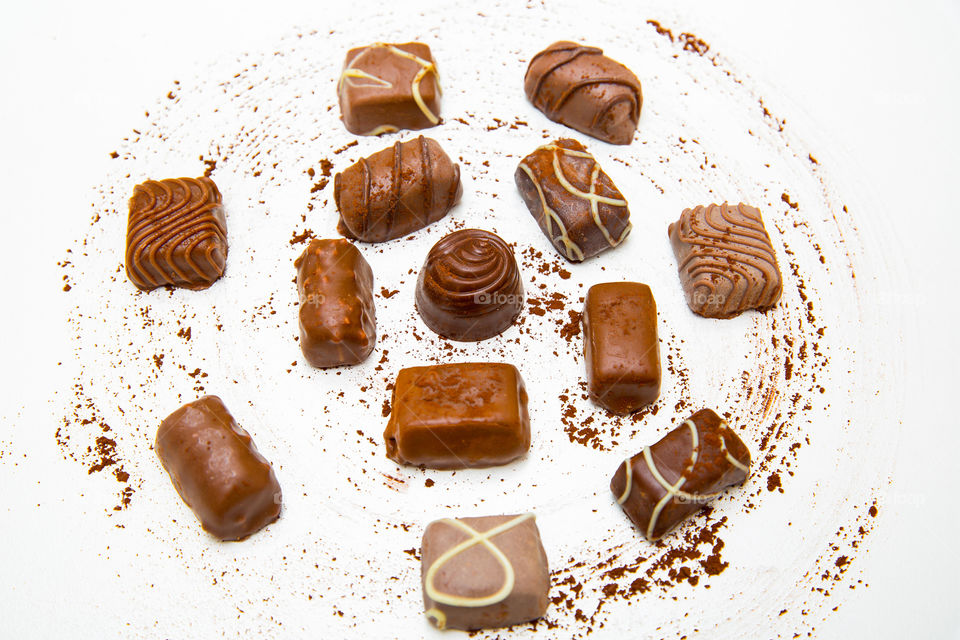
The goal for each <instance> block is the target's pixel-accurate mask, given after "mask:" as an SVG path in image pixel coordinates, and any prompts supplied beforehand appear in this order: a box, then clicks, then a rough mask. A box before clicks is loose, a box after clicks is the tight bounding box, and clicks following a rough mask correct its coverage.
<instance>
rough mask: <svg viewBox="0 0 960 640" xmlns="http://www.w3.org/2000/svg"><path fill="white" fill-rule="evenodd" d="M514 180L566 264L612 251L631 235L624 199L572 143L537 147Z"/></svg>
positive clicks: (587, 155) (591, 159)
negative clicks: (566, 261) (565, 260)
mask: <svg viewBox="0 0 960 640" xmlns="http://www.w3.org/2000/svg"><path fill="white" fill-rule="evenodd" d="M514 179H515V180H516V183H517V188H518V189H519V190H520V196H521V197H522V198H523V201H524V203H526V205H527V209H529V210H530V214H531V215H532V216H533V217H534V218H535V219H536V221H537V224H539V225H540V229H541V231H543V233H544V235H545V236H547V238H548V239H549V240H550V242H552V243H553V246H554V247H556V249H557V251H559V252H560V255H562V256H563V257H565V258H566V259H567V260H570V261H571V262H581V261H583V260H585V259H587V258H590V257H592V256H595V255H597V254H598V253H600V252H601V251H605V250H607V249H610V248H612V247H616V246H617V245H619V244H620V243H621V242H623V240H624V239H625V238H626V237H627V235H629V233H630V229H631V228H632V226H631V224H630V209H629V208H627V201H626V199H625V198H624V197H623V194H621V193H620V191H619V190H618V189H617V187H616V185H614V184H613V181H612V180H611V179H610V176H608V175H607V174H606V173H604V171H603V170H602V169H601V168H600V164H599V163H598V162H597V161H596V159H594V157H593V156H592V155H590V153H589V152H588V151H587V149H586V147H584V146H583V145H582V144H580V143H579V142H577V141H576V140H571V139H569V138H562V139H560V140H556V141H554V142H552V143H550V144H548V145H544V146H542V147H540V148H539V149H537V150H536V151H534V152H533V153H531V154H530V155H528V156H527V157H526V158H524V159H523V160H521V161H520V165H519V166H518V167H517V171H516V173H515V174H514Z"/></svg>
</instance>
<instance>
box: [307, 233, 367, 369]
mask: <svg viewBox="0 0 960 640" xmlns="http://www.w3.org/2000/svg"><path fill="white" fill-rule="evenodd" d="M294 266H295V267H296V268H297V292H298V293H299V294H300V349H301V350H302V351H303V356H304V357H305V358H306V359H307V362H309V363H310V364H312V365H313V366H315V367H338V366H340V365H347V364H358V363H360V362H363V361H364V360H365V359H366V358H367V356H369V355H370V352H372V351H373V348H374V346H375V345H376V343H377V316H376V309H375V308H374V304H373V271H371V269H370V265H369V264H368V263H367V261H366V260H365V259H364V257H363V254H361V253H360V250H359V249H357V248H356V247H355V246H353V244H351V243H350V242H349V241H348V240H344V239H343V238H337V239H336V240H319V239H318V240H313V241H312V242H310V244H309V245H308V246H307V248H306V249H304V251H303V253H302V254H301V255H300V257H299V258H297V260H296V262H294Z"/></svg>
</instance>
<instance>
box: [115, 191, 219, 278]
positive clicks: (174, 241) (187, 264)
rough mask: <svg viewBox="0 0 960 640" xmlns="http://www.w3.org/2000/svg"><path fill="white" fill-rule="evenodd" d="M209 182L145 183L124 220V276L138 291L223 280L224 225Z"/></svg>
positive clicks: (136, 193) (217, 198)
mask: <svg viewBox="0 0 960 640" xmlns="http://www.w3.org/2000/svg"><path fill="white" fill-rule="evenodd" d="M220 203H221V196H220V192H219V191H218V190H217V186H216V185H215V184H214V183H213V180H211V179H210V178H206V177H201V178H177V179H168V180H160V181H156V180H147V181H146V182H144V183H143V184H139V185H137V186H136V187H134V189H133V197H131V198H130V205H129V206H130V213H129V216H128V218H127V250H126V257H125V262H126V268H127V277H128V278H130V281H131V282H133V284H135V285H136V286H137V288H138V289H142V290H144V291H149V290H150V289H155V288H157V287H162V286H164V285H173V286H176V287H183V288H186V289H205V288H207V287H209V286H210V285H211V284H213V283H214V282H215V281H216V280H217V278H219V277H220V276H221V275H223V270H224V267H225V265H226V261H227V224H226V220H225V218H224V215H223V206H222V205H221V204H220Z"/></svg>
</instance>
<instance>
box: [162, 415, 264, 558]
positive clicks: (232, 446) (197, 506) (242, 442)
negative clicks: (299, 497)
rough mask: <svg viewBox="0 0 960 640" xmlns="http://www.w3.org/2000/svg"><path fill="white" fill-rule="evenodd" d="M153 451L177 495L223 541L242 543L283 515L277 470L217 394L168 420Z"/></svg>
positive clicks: (163, 423)
mask: <svg viewBox="0 0 960 640" xmlns="http://www.w3.org/2000/svg"><path fill="white" fill-rule="evenodd" d="M154 448H155V449H156V452H157V456H158V457H159V458H160V463H161V464H162V465H163V468H164V469H166V471H167V473H168V474H169V475H170V480H171V481H172V482H173V486H174V488H175V489H176V490H177V493H179V494H180V497H181V498H182V499H183V501H184V502H185V503H186V504H187V506H188V507H190V508H191V509H193V512H194V513H195V514H196V516H197V518H198V519H199V520H200V524H201V526H203V528H204V529H205V530H206V531H208V532H209V533H210V534H212V535H214V536H216V537H217V538H219V539H220V540H242V539H243V538H246V537H247V536H249V535H251V534H253V533H256V532H257V531H259V530H260V529H262V528H263V527H265V526H267V525H268V524H270V523H271V522H273V521H274V520H276V519H277V518H278V517H279V516H280V484H279V483H278V482H277V477H276V475H274V473H273V467H271V466H270V463H269V462H267V461H266V460H265V459H264V457H263V456H262V455H260V453H259V452H258V451H257V448H256V447H255V446H254V444H253V440H252V439H251V438H250V434H248V433H247V432H246V431H244V430H243V429H242V428H241V427H240V426H239V425H237V422H236V420H234V419H233V416H232V415H230V412H229V411H227V408H226V407H225V406H224V404H223V401H221V400H220V398H218V397H217V396H203V397H202V398H200V399H199V400H195V401H194V402H191V403H189V404H185V405H183V406H182V407H180V408H179V409H177V410H176V411H174V412H173V413H171V414H170V415H169V416H167V418H166V419H165V420H164V421H163V422H162V423H161V424H160V428H159V429H157V439H156V444H155V446H154Z"/></svg>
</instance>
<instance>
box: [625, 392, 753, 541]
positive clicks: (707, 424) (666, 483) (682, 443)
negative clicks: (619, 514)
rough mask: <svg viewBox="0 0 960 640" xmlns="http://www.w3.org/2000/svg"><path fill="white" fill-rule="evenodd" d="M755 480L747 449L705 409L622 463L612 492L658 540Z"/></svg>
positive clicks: (645, 531) (632, 517) (639, 525)
mask: <svg viewBox="0 0 960 640" xmlns="http://www.w3.org/2000/svg"><path fill="white" fill-rule="evenodd" d="M749 475H750V452H749V451H748V450H747V446H746V445H745V444H743V441H742V440H741V439H740V437H739V436H738V435H737V434H736V433H735V432H734V431H733V429H731V428H730V427H729V426H728V425H727V423H726V422H725V421H724V420H722V419H721V418H720V416H718V415H717V414H716V413H714V412H713V411H711V410H710V409H703V410H702V411H698V412H697V413H695V414H693V415H692V416H690V418H689V419H687V420H686V421H685V422H684V423H683V424H682V425H680V426H679V427H677V428H676V429H674V430H673V431H671V432H670V433H668V434H667V435H665V436H664V437H663V438H662V439H661V440H660V441H659V442H657V443H656V444H654V445H653V446H650V447H644V449H643V451H641V452H640V453H638V454H637V455H635V456H632V457H630V458H627V459H626V460H625V461H624V462H622V463H621V464H620V466H619V467H618V468H617V471H616V473H615V474H614V475H613V478H612V479H611V480H610V491H612V492H613V495H614V497H615V498H616V499H617V503H618V504H620V506H621V507H622V508H623V511H624V513H626V514H627V516H628V517H629V518H630V520H632V521H633V524H635V525H636V526H637V529H639V530H640V532H641V533H642V534H643V535H644V537H646V538H647V539H648V540H656V539H657V538H659V537H661V536H662V535H664V534H665V533H667V532H668V531H670V529H672V528H673V527H675V526H676V525H678V524H680V522H682V521H683V520H684V518H686V517H687V516H690V515H692V514H694V513H696V512H697V511H699V510H700V509H702V508H703V507H704V506H706V505H707V504H708V503H709V502H710V501H711V500H713V499H714V498H715V497H717V496H718V495H719V494H720V493H721V492H722V491H723V490H724V489H726V488H727V487H731V486H733V485H736V484H740V483H742V482H743V481H744V480H746V479H747V476H749Z"/></svg>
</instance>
